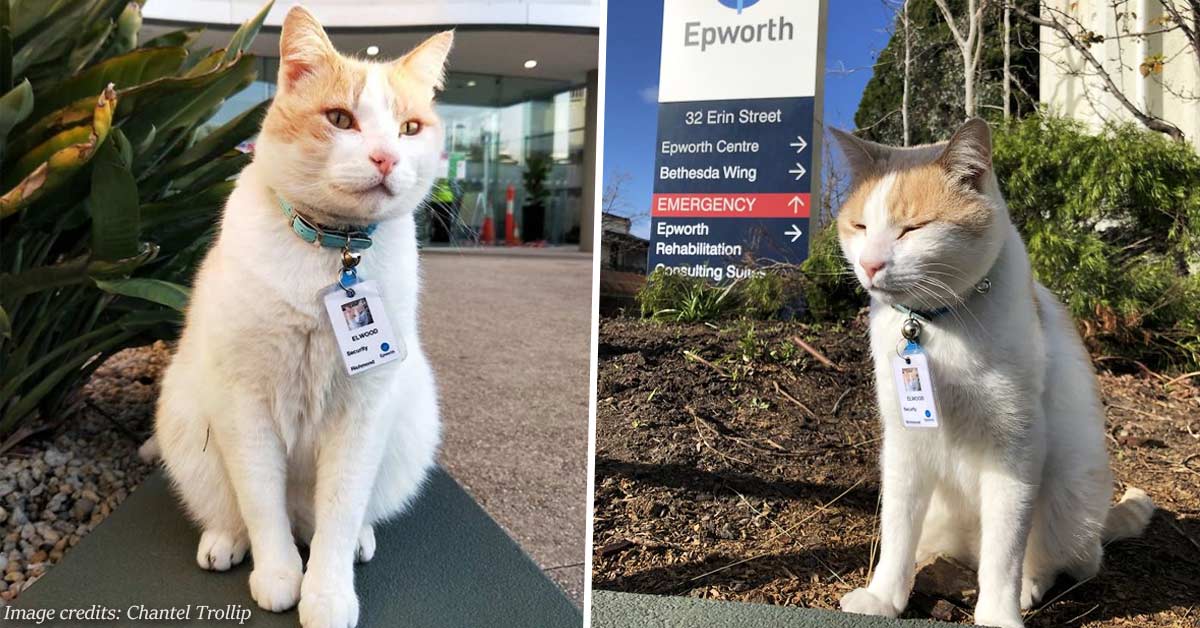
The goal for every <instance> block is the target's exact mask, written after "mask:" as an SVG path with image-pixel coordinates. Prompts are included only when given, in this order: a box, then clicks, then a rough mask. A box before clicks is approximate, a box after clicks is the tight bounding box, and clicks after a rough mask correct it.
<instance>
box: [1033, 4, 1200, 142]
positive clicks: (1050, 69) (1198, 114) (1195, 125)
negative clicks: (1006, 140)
mask: <svg viewBox="0 0 1200 628" xmlns="http://www.w3.org/2000/svg"><path fill="white" fill-rule="evenodd" d="M1164 1H1165V2H1174V4H1175V5H1176V6H1179V7H1180V8H1181V10H1182V11H1183V12H1184V15H1185V16H1187V15H1189V14H1190V13H1191V11H1192V10H1193V9H1190V8H1189V7H1188V3H1187V2H1186V1H1181V0H1123V1H1118V2H1113V0H1047V2H1046V4H1047V5H1048V8H1044V9H1043V18H1044V19H1049V18H1050V17H1051V15H1048V11H1054V12H1055V13H1054V14H1053V17H1057V18H1058V20H1059V21H1061V22H1063V23H1066V24H1067V25H1068V27H1069V29H1070V31H1071V32H1072V33H1078V34H1079V36H1083V37H1087V38H1089V39H1091V40H1093V43H1092V44H1091V45H1090V47H1089V52H1090V53H1091V54H1092V55H1093V56H1094V57H1095V58H1096V59H1097V60H1098V61H1100V62H1101V63H1102V64H1103V66H1104V70H1105V73H1107V74H1108V75H1109V76H1110V77H1111V78H1112V80H1113V82H1114V83H1115V84H1116V85H1117V86H1118V88H1119V90H1120V92H1121V93H1122V94H1124V96H1125V97H1126V98H1128V99H1129V100H1130V102H1132V103H1133V104H1134V105H1135V106H1137V107H1138V108H1139V109H1141V110H1142V111H1145V112H1147V113H1149V114H1151V115H1154V116H1156V117H1158V118H1161V119H1163V120H1166V121H1168V122H1170V123H1171V124H1174V125H1175V126H1177V127H1179V128H1180V129H1181V130H1182V131H1183V134H1184V136H1185V137H1186V138H1187V140H1188V141H1189V142H1191V143H1192V144H1193V145H1194V146H1196V147H1197V148H1198V149H1200V60H1198V59H1197V55H1196V53H1195V51H1194V50H1193V48H1192V46H1191V43H1190V42H1189V41H1188V39H1187V36H1186V35H1185V34H1184V33H1183V32H1182V31H1181V30H1180V29H1179V28H1172V22H1171V21H1170V20H1171V18H1170V15H1169V13H1167V12H1166V11H1165V10H1164V8H1163V2H1164ZM1040 49H1041V54H1042V56H1041V64H1040V68H1039V71H1040V79H1039V81H1040V86H1039V89H1040V92H1041V101H1042V102H1043V103H1046V104H1047V105H1049V106H1050V108H1051V110H1053V111H1056V112H1058V113H1061V114H1064V115H1067V116H1070V117H1072V118H1075V119H1077V120H1082V121H1084V122H1086V123H1088V124H1089V125H1090V126H1092V127H1093V128H1098V127H1100V126H1102V125H1103V124H1104V123H1105V122H1109V121H1134V120H1136V118H1134V116H1133V115H1132V114H1131V113H1130V112H1129V110H1128V109H1127V108H1126V107H1125V106H1124V105H1123V104H1122V103H1121V102H1120V101H1119V99H1118V97H1117V96H1116V95H1115V94H1114V93H1113V92H1112V90H1109V89H1107V88H1106V85H1105V82H1104V80H1103V78H1102V77H1101V75H1100V73H1098V72H1096V71H1095V69H1094V68H1093V67H1092V66H1091V65H1089V64H1088V62H1087V61H1086V60H1085V59H1084V57H1083V56H1082V55H1081V54H1080V53H1079V52H1078V51H1077V50H1076V49H1075V48H1073V47H1072V46H1071V45H1070V44H1069V43H1068V42H1066V41H1064V39H1063V37H1062V36H1061V35H1060V34H1059V33H1058V32H1056V31H1055V30H1054V29H1053V28H1051V27H1047V26H1043V27H1041V42H1040Z"/></svg>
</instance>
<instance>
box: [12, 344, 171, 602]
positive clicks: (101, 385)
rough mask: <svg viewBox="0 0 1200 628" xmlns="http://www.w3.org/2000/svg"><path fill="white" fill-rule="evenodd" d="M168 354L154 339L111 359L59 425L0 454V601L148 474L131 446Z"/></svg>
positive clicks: (149, 418)
mask: <svg viewBox="0 0 1200 628" xmlns="http://www.w3.org/2000/svg"><path fill="white" fill-rule="evenodd" d="M169 357H170V354H169V351H168V348H167V346H166V345H165V344H164V343H161V342H159V343H155V344H154V345H151V346H148V347H140V348H137V349H129V350H126V351H123V352H121V353H118V354H117V355H114V356H113V357H112V358H110V359H109V360H108V361H107V362H106V363H105V364H104V365H103V366H101V367H100V368H98V369H97V370H96V372H95V373H94V374H93V375H92V378H91V379H90V380H89V381H88V383H87V384H86V385H85V386H84V387H83V389H82V390H81V391H80V392H79V394H78V395H77V398H76V399H74V400H73V401H72V403H71V404H69V407H70V409H69V410H68V411H67V412H65V413H64V414H65V417H64V419H63V420H62V421H61V424H60V425H58V426H56V427H54V428H51V429H49V430H47V431H45V432H42V433H40V434H38V435H35V436H33V437H31V438H29V439H28V440H26V441H24V442H22V443H20V444H18V445H17V447H15V448H14V449H12V450H10V451H7V452H5V453H4V454H2V455H0V534H2V535H3V536H2V539H3V540H2V541H0V574H3V579H0V604H4V603H5V602H9V601H11V600H13V599H14V598H16V597H17V596H18V595H19V594H20V593H21V592H22V591H24V590H25V589H27V588H29V586H30V585H32V584H33V583H34V582H36V581H37V579H38V578H40V577H41V576H42V575H43V574H45V573H46V571H47V570H49V569H51V568H52V567H53V565H54V564H55V563H57V562H58V561H59V560H61V559H62V557H63V554H65V553H66V552H68V551H70V549H71V548H72V547H74V546H75V545H76V544H77V543H79V541H80V540H81V539H82V538H83V537H84V536H86V535H87V533H88V532H90V531H92V530H93V529H94V528H95V527H96V526H97V525H98V524H99V523H100V522H101V521H104V519H105V518H106V517H108V515H109V514H111V513H112V512H113V510H115V509H116V507H117V506H118V505H120V503H121V502H122V501H124V500H125V498H126V497H128V496H129V494H130V493H131V492H133V491H134V490H136V489H137V487H138V486H139V485H140V484H141V483H142V480H143V479H145V477H146V476H147V475H148V474H149V473H150V472H151V471H152V470H153V469H154V465H151V464H146V463H144V462H142V461H141V460H140V459H139V458H138V455H137V448H138V445H139V444H140V443H141V441H142V440H143V439H144V438H145V437H146V436H148V435H149V433H150V430H151V426H152V424H153V416H154V400H155V398H156V397H157V396H158V380H159V375H160V374H161V373H162V370H163V368H164V367H165V366H166V364H167V361H168V360H169Z"/></svg>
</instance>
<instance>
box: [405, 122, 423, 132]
mask: <svg viewBox="0 0 1200 628" xmlns="http://www.w3.org/2000/svg"><path fill="white" fill-rule="evenodd" d="M421 128H422V125H421V121H420V120H407V121H405V122H404V123H403V124H401V125H400V135H416V134H417V133H420V132H421Z"/></svg>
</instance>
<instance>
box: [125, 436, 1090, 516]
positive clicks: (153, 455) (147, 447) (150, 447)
mask: <svg viewBox="0 0 1200 628" xmlns="http://www.w3.org/2000/svg"><path fill="white" fill-rule="evenodd" d="M138 458H141V459H142V462H145V463H151V462H156V461H158V459H159V458H162V449H161V448H159V446H158V439H157V437H154V436H151V437H150V438H147V439H146V442H144V443H142V446H141V447H138ZM1109 517H1110V518H1111V517H1112V515H1109Z"/></svg>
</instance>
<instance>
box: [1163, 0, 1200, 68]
mask: <svg viewBox="0 0 1200 628" xmlns="http://www.w3.org/2000/svg"><path fill="white" fill-rule="evenodd" d="M1160 2H1162V6H1163V8H1164V9H1166V11H1167V13H1169V14H1171V18H1172V19H1173V20H1175V24H1176V25H1177V28H1179V30H1181V31H1183V34H1184V36H1185V37H1187V40H1188V43H1189V44H1191V46H1192V50H1193V51H1194V52H1195V53H1196V63H1200V1H1197V0H1189V2H1188V4H1190V5H1191V8H1192V23H1191V24H1188V21H1187V19H1186V18H1185V17H1184V16H1183V11H1180V10H1179V7H1177V6H1175V2H1174V1H1173V0H1160Z"/></svg>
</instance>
